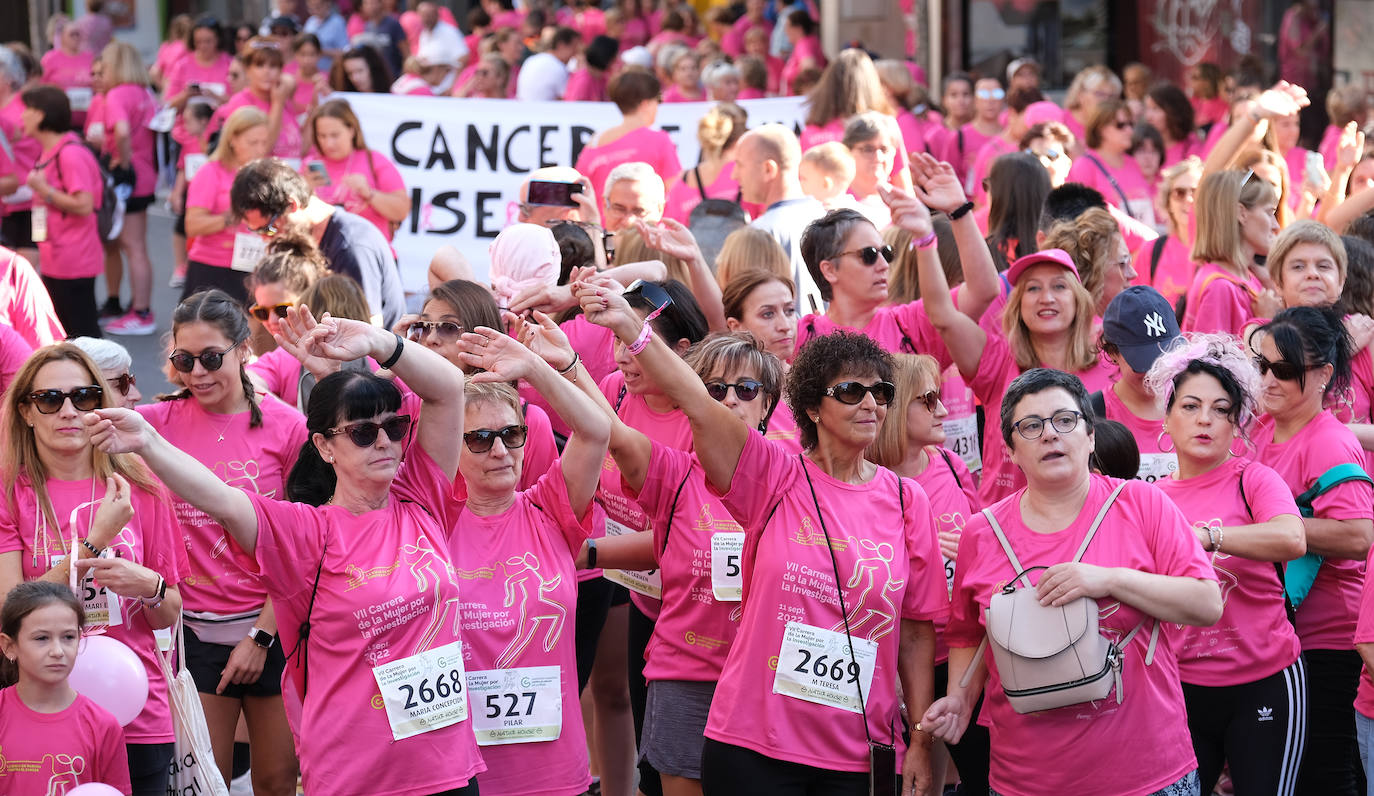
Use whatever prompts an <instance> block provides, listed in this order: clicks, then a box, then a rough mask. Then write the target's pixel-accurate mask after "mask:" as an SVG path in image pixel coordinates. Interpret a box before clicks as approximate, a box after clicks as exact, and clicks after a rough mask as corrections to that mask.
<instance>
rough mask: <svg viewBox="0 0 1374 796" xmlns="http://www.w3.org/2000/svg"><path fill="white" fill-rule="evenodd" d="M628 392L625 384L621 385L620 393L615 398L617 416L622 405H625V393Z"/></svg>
mask: <svg viewBox="0 0 1374 796" xmlns="http://www.w3.org/2000/svg"><path fill="white" fill-rule="evenodd" d="M626 392H627V391H626V389H625V385H624V384H622V385H620V392H618V393H616V396H615V413H616V414H620V405H621V404H623V403H625V393H626Z"/></svg>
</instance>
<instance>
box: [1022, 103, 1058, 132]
mask: <svg viewBox="0 0 1374 796" xmlns="http://www.w3.org/2000/svg"><path fill="white" fill-rule="evenodd" d="M1022 119H1023V121H1025V123H1026V127H1027V128H1028V129H1029V128H1031V127H1034V126H1035V125H1037V124H1039V123H1041V122H1060V121H1063V119H1064V109H1063V108H1061V107H1059V106H1058V105H1055V104H1054V103H1053V102H1050V101H1049V100H1042V101H1040V102H1032V103H1031V104H1030V105H1027V106H1026V110H1025V112H1024V113H1023V114H1022Z"/></svg>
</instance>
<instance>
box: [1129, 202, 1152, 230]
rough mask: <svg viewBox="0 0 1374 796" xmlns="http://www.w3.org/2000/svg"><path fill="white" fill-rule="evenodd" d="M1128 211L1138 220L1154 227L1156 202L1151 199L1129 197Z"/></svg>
mask: <svg viewBox="0 0 1374 796" xmlns="http://www.w3.org/2000/svg"><path fill="white" fill-rule="evenodd" d="M1126 212H1127V213H1129V214H1130V215H1131V218H1134V219H1136V220H1137V221H1141V222H1143V223H1145V224H1147V225H1149V226H1152V227H1153V226H1154V225H1155V203H1154V201H1153V200H1151V199H1127V200H1126Z"/></svg>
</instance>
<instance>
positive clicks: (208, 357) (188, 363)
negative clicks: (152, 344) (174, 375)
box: [167, 343, 239, 373]
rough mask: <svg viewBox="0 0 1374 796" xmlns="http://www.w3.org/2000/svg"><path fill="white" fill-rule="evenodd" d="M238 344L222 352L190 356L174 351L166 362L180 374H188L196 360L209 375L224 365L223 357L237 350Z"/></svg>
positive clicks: (205, 352) (194, 365)
mask: <svg viewBox="0 0 1374 796" xmlns="http://www.w3.org/2000/svg"><path fill="white" fill-rule="evenodd" d="M238 347H239V344H238V343H234V344H233V345H231V346H229V347H228V348H226V349H224V350H223V351H202V352H200V353H199V354H192V353H191V352H189V351H174V352H172V355H171V356H169V357H167V361H169V362H171V363H172V367H174V368H176V369H177V370H178V371H179V372H181V373H190V372H191V371H192V370H194V369H195V367H196V360H200V364H201V365H203V366H204V367H205V369H206V370H208V371H210V372H211V373H213V372H215V371H217V370H219V369H220V368H221V367H223V365H224V357H225V355H226V354H228V353H229V352H230V351H233V350H234V349H235V348H238Z"/></svg>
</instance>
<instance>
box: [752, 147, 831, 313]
mask: <svg viewBox="0 0 1374 796" xmlns="http://www.w3.org/2000/svg"><path fill="white" fill-rule="evenodd" d="M801 154H802V153H801V144H800V143H799V142H798V141H797V136H796V134H795V133H793V132H792V130H791V129H790V128H788V127H786V126H784V125H781V124H765V125H762V126H760V127H755V128H754V129H752V130H750V131H749V132H747V133H745V134H744V135H743V136H742V137H741V138H740V140H739V143H738V144H736V145H735V179H736V180H738V181H739V187H740V194H741V198H742V199H743V200H744V201H746V202H754V203H756V204H761V205H763V206H764V208H765V210H764V213H763V215H761V216H759V217H758V218H756V219H754V223H753V224H752V226H754V227H757V228H758V229H762V230H764V231H766V232H768V234H770V235H772V236H773V238H774V239H775V240H777V242H778V243H779V245H781V246H782V249H783V251H785V252H787V256H788V258H789V259H790V260H791V261H792V279H793V282H794V284H796V286H797V309H798V312H800V313H801V314H803V315H804V314H806V313H809V312H817V313H819V312H825V302H824V301H823V300H822V298H821V292H820V289H819V288H817V287H816V283H815V282H814V281H813V280H812V279H811V272H810V271H809V270H807V267H806V261H805V260H804V259H803V258H802V255H801V237H802V233H803V232H805V231H806V226H807V225H808V224H810V223H811V222H812V221H815V220H816V219H818V218H820V217H821V216H823V215H825V208H824V207H823V206H822V205H821V203H820V202H818V201H816V200H815V199H812V198H811V197H810V196H807V195H806V193H805V192H804V191H802V187H801V178H800V177H799V176H798V172H799V169H800V168H801Z"/></svg>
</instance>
